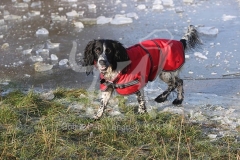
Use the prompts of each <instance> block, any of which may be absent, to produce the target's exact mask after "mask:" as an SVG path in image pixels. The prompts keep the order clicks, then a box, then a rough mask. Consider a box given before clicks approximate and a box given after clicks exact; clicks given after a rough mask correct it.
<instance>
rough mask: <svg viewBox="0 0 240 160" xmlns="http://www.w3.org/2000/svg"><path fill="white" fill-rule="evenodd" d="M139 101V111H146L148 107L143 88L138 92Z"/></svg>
mask: <svg viewBox="0 0 240 160" xmlns="http://www.w3.org/2000/svg"><path fill="white" fill-rule="evenodd" d="M136 95H137V101H138V104H139V105H138V113H140V114H142V113H146V112H147V109H146V104H145V99H144V90H143V89H141V90H139V91H138V92H137V93H136Z"/></svg>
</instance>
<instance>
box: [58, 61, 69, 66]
mask: <svg viewBox="0 0 240 160" xmlns="http://www.w3.org/2000/svg"><path fill="white" fill-rule="evenodd" d="M67 63H68V59H62V60H60V61H59V63H58V64H59V66H64V65H67Z"/></svg>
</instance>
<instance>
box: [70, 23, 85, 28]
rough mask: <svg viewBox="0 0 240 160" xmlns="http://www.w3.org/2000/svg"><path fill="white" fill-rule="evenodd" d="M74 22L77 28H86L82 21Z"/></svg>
mask: <svg viewBox="0 0 240 160" xmlns="http://www.w3.org/2000/svg"><path fill="white" fill-rule="evenodd" d="M73 24H74V26H75V27H76V28H84V25H83V23H82V22H74V23H73Z"/></svg>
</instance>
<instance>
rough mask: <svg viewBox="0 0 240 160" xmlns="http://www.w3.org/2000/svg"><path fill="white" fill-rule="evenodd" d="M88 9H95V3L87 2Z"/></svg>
mask: <svg viewBox="0 0 240 160" xmlns="http://www.w3.org/2000/svg"><path fill="white" fill-rule="evenodd" d="M88 9H96V5H95V4H88Z"/></svg>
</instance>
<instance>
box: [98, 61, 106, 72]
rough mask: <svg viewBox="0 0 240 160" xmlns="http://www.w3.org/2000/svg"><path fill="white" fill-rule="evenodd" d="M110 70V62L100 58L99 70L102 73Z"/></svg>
mask: <svg viewBox="0 0 240 160" xmlns="http://www.w3.org/2000/svg"><path fill="white" fill-rule="evenodd" d="M107 68H108V62H107V61H106V60H105V59H104V58H99V60H98V69H99V70H100V72H106V70H107Z"/></svg>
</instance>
